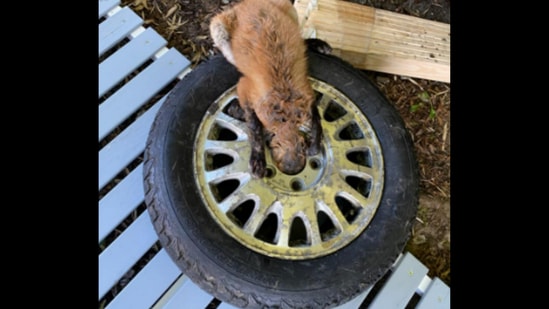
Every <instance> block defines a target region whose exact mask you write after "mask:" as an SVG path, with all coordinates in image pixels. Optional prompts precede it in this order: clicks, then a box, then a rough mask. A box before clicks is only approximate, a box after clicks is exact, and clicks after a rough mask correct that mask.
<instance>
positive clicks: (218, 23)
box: [210, 0, 327, 177]
mask: <svg viewBox="0 0 549 309" xmlns="http://www.w3.org/2000/svg"><path fill="white" fill-rule="evenodd" d="M210 32H211V35H212V39H213V41H214V44H215V46H216V47H217V48H218V49H219V50H220V51H221V52H222V53H223V55H224V57H225V58H226V59H227V60H228V61H229V62H230V63H232V64H233V65H234V66H235V67H236V68H237V69H238V70H239V71H240V73H242V76H241V77H240V80H239V81H238V85H237V94H238V98H239V105H240V107H241V109H242V111H243V113H244V119H245V121H246V123H247V126H248V129H249V134H250V142H251V146H252V154H251V158H250V166H251V169H252V174H253V175H254V176H256V177H263V176H265V174H266V168H265V153H264V145H265V142H264V138H265V137H264V134H263V129H265V135H266V138H267V141H268V145H269V148H270V149H271V154H272V158H273V162H274V163H275V165H276V167H277V168H278V169H279V170H281V171H282V172H283V173H286V174H290V175H294V174H297V173H299V172H300V171H301V170H302V169H303V168H304V166H305V164H306V159H307V155H315V154H317V153H318V152H319V150H320V139H321V126H320V119H319V115H318V111H317V109H316V106H315V94H314V91H313V89H312V87H311V85H310V83H309V80H308V77H307V76H308V73H307V58H306V52H307V44H306V42H305V40H304V39H303V38H302V37H301V33H300V29H299V24H298V19H297V12H296V10H295V8H294V7H293V5H292V3H291V2H290V1H288V0H243V1H241V2H240V3H237V4H236V5H234V6H232V7H231V8H229V9H227V10H225V11H223V12H222V13H220V14H218V15H216V16H214V17H213V18H212V21H211V23H210ZM326 45H327V44H326Z"/></svg>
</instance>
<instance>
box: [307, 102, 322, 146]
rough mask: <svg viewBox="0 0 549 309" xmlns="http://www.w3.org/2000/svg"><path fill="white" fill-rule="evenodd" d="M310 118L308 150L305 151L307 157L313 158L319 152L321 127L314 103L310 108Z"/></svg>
mask: <svg viewBox="0 0 549 309" xmlns="http://www.w3.org/2000/svg"><path fill="white" fill-rule="evenodd" d="M312 116H313V117H312V121H311V133H310V137H309V148H308V149H307V155H309V156H314V155H316V154H318V153H319V152H320V147H321V145H320V144H321V141H322V126H321V123H320V114H319V113H318V108H317V107H316V103H315V104H313V106H312Z"/></svg>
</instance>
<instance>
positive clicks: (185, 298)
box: [153, 276, 214, 309]
mask: <svg viewBox="0 0 549 309" xmlns="http://www.w3.org/2000/svg"><path fill="white" fill-rule="evenodd" d="M172 288H174V289H175V291H171V290H172ZM172 288H170V290H169V291H168V292H167V293H170V294H169V295H165V296H167V297H162V299H160V300H159V302H158V303H157V304H156V305H155V306H154V308H153V309H160V308H162V309H179V308H183V307H184V308H206V306H208V304H209V303H210V302H211V301H212V300H213V299H214V298H213V296H211V295H210V294H208V293H206V292H205V291H204V290H202V289H201V288H200V287H199V286H198V285H196V284H194V283H193V282H192V281H191V280H190V279H189V278H188V277H187V276H181V277H180V278H179V279H178V282H177V284H174V286H172Z"/></svg>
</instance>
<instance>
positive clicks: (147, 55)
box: [98, 28, 167, 97]
mask: <svg viewBox="0 0 549 309" xmlns="http://www.w3.org/2000/svg"><path fill="white" fill-rule="evenodd" d="M166 43H167V42H166V40H165V39H164V38H163V37H161V36H160V35H159V34H158V33H156V31H154V30H153V29H152V28H148V29H146V30H144V31H143V32H142V33H141V34H139V35H138V36H137V37H136V38H134V39H133V40H131V41H130V42H128V43H127V44H125V45H124V46H123V47H122V48H120V49H118V50H117V51H116V52H115V53H114V54H112V55H111V56H109V58H107V59H105V60H104V61H103V62H101V63H100V64H99V76H98V77H99V78H98V81H99V97H101V96H102V95H104V94H105V92H107V91H108V90H110V89H111V88H112V87H114V86H115V85H116V84H118V83H120V82H121V81H122V80H123V79H124V77H126V76H128V75H129V74H130V73H132V72H133V71H134V70H135V69H137V68H138V67H139V66H140V65H142V64H143V63H145V61H147V60H148V59H151V58H152V57H153V55H154V54H155V53H156V52H158V51H159V50H160V49H161V48H162V47H164V46H165V45H166Z"/></svg>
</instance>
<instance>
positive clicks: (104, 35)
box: [99, 7, 143, 56]
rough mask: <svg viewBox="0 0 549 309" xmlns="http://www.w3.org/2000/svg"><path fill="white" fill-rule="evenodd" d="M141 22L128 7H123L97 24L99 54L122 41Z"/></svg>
mask: <svg viewBox="0 0 549 309" xmlns="http://www.w3.org/2000/svg"><path fill="white" fill-rule="evenodd" d="M142 24H143V20H142V19H141V18H140V17H139V16H137V14H135V13H134V12H133V11H132V10H131V9H130V8H128V7H124V8H123V9H121V10H120V11H118V12H117V13H116V14H114V15H113V16H111V17H109V18H107V19H106V20H105V21H103V22H102V23H100V24H99V56H101V55H102V54H103V53H104V52H106V51H107V50H108V49H109V48H111V47H113V46H114V45H116V43H118V42H120V41H122V40H123V39H124V38H125V37H127V36H128V35H129V34H130V33H131V32H132V31H134V30H135V29H136V28H137V27H139V26H141V25H142Z"/></svg>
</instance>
